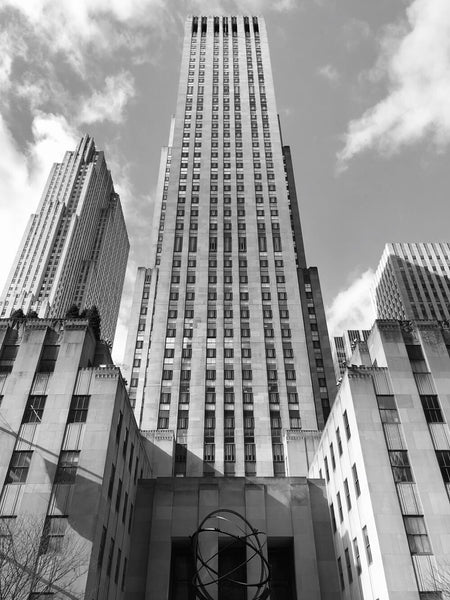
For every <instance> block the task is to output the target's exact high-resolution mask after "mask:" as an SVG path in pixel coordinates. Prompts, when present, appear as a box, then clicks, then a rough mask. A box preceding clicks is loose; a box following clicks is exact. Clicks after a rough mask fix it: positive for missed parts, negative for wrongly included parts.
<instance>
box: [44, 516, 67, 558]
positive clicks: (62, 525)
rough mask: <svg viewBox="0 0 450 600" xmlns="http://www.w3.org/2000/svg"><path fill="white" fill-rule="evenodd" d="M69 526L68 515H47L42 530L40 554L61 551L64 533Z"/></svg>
mask: <svg viewBox="0 0 450 600" xmlns="http://www.w3.org/2000/svg"><path fill="white" fill-rule="evenodd" d="M66 528H67V517H59V516H58V517H46V519H45V523H44V530H43V532H42V538H41V544H40V546H39V554H46V553H47V552H61V550H63V541H64V534H65V532H66Z"/></svg>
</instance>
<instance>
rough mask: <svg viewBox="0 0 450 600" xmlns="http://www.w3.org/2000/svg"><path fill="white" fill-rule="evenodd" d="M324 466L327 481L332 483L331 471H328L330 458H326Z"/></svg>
mask: <svg viewBox="0 0 450 600" xmlns="http://www.w3.org/2000/svg"><path fill="white" fill-rule="evenodd" d="M324 464H325V476H326V479H327V482H328V481H330V470H329V469H328V458H327V457H326V456H325V458H324Z"/></svg>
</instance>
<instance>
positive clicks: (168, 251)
mask: <svg viewBox="0 0 450 600" xmlns="http://www.w3.org/2000/svg"><path fill="white" fill-rule="evenodd" d="M158 190H159V192H158V199H157V204H156V207H155V212H154V235H153V240H152V243H151V259H150V264H149V267H150V268H148V269H145V268H141V269H140V270H139V272H138V279H137V284H136V289H135V295H134V301H133V308H132V319H131V325H130V328H129V337H128V342H127V349H126V360H125V362H128V363H129V372H128V373H127V376H128V378H129V381H130V394H131V398H132V401H133V402H134V403H135V413H136V417H137V420H138V423H139V426H140V427H141V429H142V430H150V431H152V432H153V433H152V435H153V436H154V439H155V440H157V442H156V441H155V443H161V444H162V445H163V446H164V448H165V453H166V455H168V456H169V457H170V456H171V453H172V449H171V438H170V435H171V434H170V432H173V435H174V441H175V451H174V452H175V461H174V462H175V464H174V469H175V472H176V474H180V475H183V474H186V475H190V476H202V475H203V474H206V473H213V472H216V473H219V474H233V475H236V476H238V475H241V476H244V475H245V474H256V475H260V476H272V475H274V474H276V475H282V474H284V473H285V472H286V468H285V450H284V445H283V440H284V436H285V434H286V432H289V431H290V430H299V429H303V430H316V431H317V430H318V429H321V428H322V427H323V425H324V421H325V418H326V416H327V413H328V410H329V405H330V398H331V395H332V393H333V388H334V384H335V379H334V373H333V366H332V358H331V351H330V346H329V340H328V335H327V326H326V322H325V316H324V310H323V303H322V297H321V292H320V285H319V280H318V276H317V269H315V268H308V267H307V266H306V260H305V253H304V248H303V240H302V233H301V227H300V219H299V209H298V204H297V196H296V191H295V184H294V177H293V169H292V162H291V156H290V151H289V148H288V147H284V146H283V143H282V139H281V134H280V129H279V123H278V118H277V108H276V103H275V93H274V85H273V80H272V71H271V65H270V57H269V47H268V41H267V34H266V28H265V23H264V20H263V19H262V18H259V17H223V18H219V17H198V18H197V17H193V18H189V19H188V20H187V22H186V28H185V39H184V47H183V56H182V65H181V75H180V83H179V90H178V98H177V107H176V114H175V117H174V119H173V122H172V127H171V131H170V140H169V146H168V147H167V148H164V149H163V152H162V160H161V166H160V174H159V183H158ZM296 275H297V276H296ZM171 472H172V471H171V470H169V474H171Z"/></svg>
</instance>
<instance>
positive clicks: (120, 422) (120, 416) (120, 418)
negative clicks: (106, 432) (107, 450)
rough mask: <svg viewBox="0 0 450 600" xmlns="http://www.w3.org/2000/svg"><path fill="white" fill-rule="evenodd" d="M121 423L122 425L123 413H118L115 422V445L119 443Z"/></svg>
mask: <svg viewBox="0 0 450 600" xmlns="http://www.w3.org/2000/svg"><path fill="white" fill-rule="evenodd" d="M122 423H123V413H122V412H120V413H119V420H118V422H117V429H116V444H118V443H119V439H120V433H121V431H122Z"/></svg>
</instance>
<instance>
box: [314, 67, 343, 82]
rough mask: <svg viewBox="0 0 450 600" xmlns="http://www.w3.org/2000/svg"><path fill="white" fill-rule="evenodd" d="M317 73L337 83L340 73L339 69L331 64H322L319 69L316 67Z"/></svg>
mask: <svg viewBox="0 0 450 600" xmlns="http://www.w3.org/2000/svg"><path fill="white" fill-rule="evenodd" d="M317 74H318V75H320V77H323V78H324V79H326V80H327V81H329V82H330V83H337V82H338V81H339V78H340V75H339V71H338V70H337V69H336V67H334V66H333V65H330V64H328V65H323V66H322V67H320V68H319V69H317Z"/></svg>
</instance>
